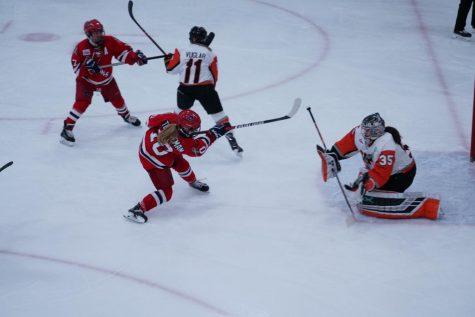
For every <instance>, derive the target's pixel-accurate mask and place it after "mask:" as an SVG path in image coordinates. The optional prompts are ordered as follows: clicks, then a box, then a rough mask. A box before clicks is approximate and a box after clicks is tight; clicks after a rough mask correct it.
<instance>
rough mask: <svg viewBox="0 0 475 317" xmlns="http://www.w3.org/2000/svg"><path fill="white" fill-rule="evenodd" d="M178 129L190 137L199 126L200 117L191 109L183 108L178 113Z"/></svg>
mask: <svg viewBox="0 0 475 317" xmlns="http://www.w3.org/2000/svg"><path fill="white" fill-rule="evenodd" d="M178 125H179V127H178V129H179V131H180V132H181V133H182V134H183V135H184V136H186V137H191V135H192V133H193V132H197V131H199V130H200V127H201V119H200V117H199V116H198V114H197V113H196V112H194V111H193V110H183V111H182V112H180V113H179V115H178Z"/></svg>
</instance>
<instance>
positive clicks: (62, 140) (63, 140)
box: [59, 138, 74, 147]
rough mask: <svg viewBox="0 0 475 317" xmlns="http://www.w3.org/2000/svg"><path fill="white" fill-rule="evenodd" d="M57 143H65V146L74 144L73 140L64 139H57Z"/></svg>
mask: <svg viewBox="0 0 475 317" xmlns="http://www.w3.org/2000/svg"><path fill="white" fill-rule="evenodd" d="M59 143H61V144H63V145H66V146H69V147H73V146H74V142H70V141H68V140H66V139H63V138H61V139H59Z"/></svg>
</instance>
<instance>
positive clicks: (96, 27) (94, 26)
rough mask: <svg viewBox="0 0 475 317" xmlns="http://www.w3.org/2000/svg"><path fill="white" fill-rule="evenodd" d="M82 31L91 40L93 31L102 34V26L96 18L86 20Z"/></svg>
mask: <svg viewBox="0 0 475 317" xmlns="http://www.w3.org/2000/svg"><path fill="white" fill-rule="evenodd" d="M84 33H85V34H86V36H87V37H88V38H89V39H90V40H92V36H93V34H94V33H100V34H101V35H104V26H103V25H102V23H101V22H99V21H98V20H96V19H94V20H90V21H86V23H84Z"/></svg>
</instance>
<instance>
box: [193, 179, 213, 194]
mask: <svg viewBox="0 0 475 317" xmlns="http://www.w3.org/2000/svg"><path fill="white" fill-rule="evenodd" d="M190 186H191V187H193V188H194V189H197V190H199V191H200V192H207V191H209V186H208V184H206V183H203V182H200V181H194V182H193V183H190Z"/></svg>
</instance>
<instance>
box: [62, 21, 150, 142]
mask: <svg viewBox="0 0 475 317" xmlns="http://www.w3.org/2000/svg"><path fill="white" fill-rule="evenodd" d="M84 33H85V34H86V36H87V38H86V39H84V40H82V41H81V42H79V43H78V44H77V45H76V47H75V48H74V51H73V54H72V57H71V63H72V67H73V70H74V73H75V74H77V77H76V100H75V102H74V104H73V107H72V109H71V111H70V112H69V115H68V117H67V118H66V119H65V120H64V126H63V130H62V131H61V143H63V144H66V145H70V146H72V145H74V142H75V141H76V140H75V138H74V134H73V128H74V126H75V124H76V122H77V120H78V119H79V118H80V117H81V115H82V114H83V113H84V112H85V111H86V109H87V107H88V106H89V105H90V104H91V101H92V96H93V93H94V92H95V91H99V92H100V93H101V94H102V97H103V98H104V101H105V102H110V103H112V105H113V106H114V108H116V110H117V113H118V114H119V115H120V116H121V117H122V119H123V120H124V121H125V122H127V123H129V124H131V125H133V126H140V120H139V119H138V118H137V117H134V116H131V115H130V113H129V110H128V108H127V105H126V104H125V102H124V99H123V98H122V95H121V94H120V90H119V87H118V86H117V83H116V81H115V79H114V77H113V76H112V67H111V66H109V67H104V66H105V65H110V64H111V60H112V57H115V58H116V59H118V60H119V61H121V62H123V63H127V64H129V65H133V64H138V65H140V66H141V65H144V64H147V58H146V56H145V55H144V54H143V53H142V52H141V51H139V50H138V51H135V52H134V51H133V50H132V47H130V46H129V45H127V44H125V43H123V42H121V41H120V40H118V39H116V38H115V37H113V36H110V35H104V27H103V25H102V24H101V23H100V22H99V21H98V20H96V19H94V20H90V21H87V22H86V23H84Z"/></svg>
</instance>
